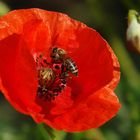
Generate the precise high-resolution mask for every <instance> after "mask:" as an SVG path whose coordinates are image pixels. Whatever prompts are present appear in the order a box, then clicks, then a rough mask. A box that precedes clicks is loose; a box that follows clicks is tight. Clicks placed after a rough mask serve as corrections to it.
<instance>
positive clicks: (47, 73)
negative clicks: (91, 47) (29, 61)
mask: <svg viewBox="0 0 140 140" xmlns="http://www.w3.org/2000/svg"><path fill="white" fill-rule="evenodd" d="M66 54H67V53H66V51H65V50H63V49H60V48H56V47H55V48H54V49H52V51H51V53H50V57H51V62H48V61H47V58H46V57H45V56H43V55H42V54H39V55H38V56H37V55H36V57H35V61H36V67H37V71H38V89H37V96H38V97H39V98H41V99H43V100H45V101H46V100H47V101H52V100H55V98H56V97H57V96H58V95H59V94H61V92H62V91H63V90H64V89H65V87H66V85H67V81H68V79H69V78H70V77H69V73H71V74H73V75H74V76H75V71H77V73H78V69H77V66H76V65H75V62H74V61H72V59H71V58H69V57H67V56H66Z"/></svg>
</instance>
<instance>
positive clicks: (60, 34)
mask: <svg viewBox="0 0 140 140" xmlns="http://www.w3.org/2000/svg"><path fill="white" fill-rule="evenodd" d="M54 47H56V48H57V49H58V48H59V49H62V50H64V51H65V52H66V55H65V56H68V57H67V58H68V59H69V58H71V60H72V61H71V62H72V64H74V65H73V67H74V66H75V67H74V68H75V69H77V70H78V76H75V75H74V74H72V71H70V67H69V68H68V69H66V68H67V67H66V65H64V63H62V61H61V63H59V65H58V66H57V67H56V68H59V69H60V71H59V70H58V71H57V70H56V69H54V64H55V63H53V62H52V58H51V57H50V54H51V51H52V49H53V48H54ZM45 61H47V62H48V63H47V62H45ZM63 62H64V58H63ZM61 65H63V66H64V69H65V70H64V69H63V70H62V66H61ZM55 70H56V71H57V72H58V73H56V71H55ZM68 70H69V72H68ZM51 71H52V72H53V73H55V74H54V75H55V78H54V75H51V74H50V73H51ZM64 71H65V72H66V74H69V76H68V77H67V78H66V76H65V78H64V79H63V80H66V84H65V87H63V89H62V88H60V90H59V91H58V90H57V91H58V92H55V93H57V94H58V95H57V96H55V95H54V94H53V95H52V91H53V90H54V89H53V88H54V87H58V85H60V84H62V82H60V80H62V79H61V78H60V74H64ZM70 72H71V73H70ZM46 73H47V74H46ZM48 73H49V74H50V75H49V76H50V77H51V76H52V77H51V78H50V79H49V78H48V79H47V80H48V81H45V80H46V77H47V76H48ZM42 75H43V76H42ZM44 77H45V78H44ZM119 77H120V71H119V63H118V60H117V58H116V56H115V55H114V53H113V51H112V49H111V48H110V46H109V45H108V44H107V42H106V41H105V40H104V39H103V38H102V37H101V36H100V34H99V33H98V32H96V31H95V30H93V29H91V28H89V27H87V26H86V25H84V24H82V23H80V22H78V21H76V20H73V19H71V18H69V17H68V16H67V15H65V14H62V13H57V12H49V11H45V10H41V9H26V10H15V11H12V12H10V13H8V14H7V15H5V16H3V17H1V18H0V78H1V80H0V81H1V82H0V89H1V90H2V92H3V94H4V96H5V98H6V99H7V100H8V101H9V102H10V103H11V104H12V106H14V108H15V109H16V110H18V111H19V112H21V113H24V114H27V115H30V116H32V118H33V119H34V120H35V121H36V122H37V123H41V122H43V123H46V124H47V125H49V126H51V127H53V128H56V129H58V130H65V131H69V132H76V131H84V130H87V129H90V128H96V127H99V126H100V125H102V124H103V123H105V122H106V121H108V120H109V119H111V118H112V117H113V116H115V114H116V113H117V111H118V110H119V108H120V104H119V101H118V98H117V96H116V95H115V94H114V92H113V90H114V88H115V87H116V85H117V84H118V81H119ZM43 78H44V79H45V80H44V79H43ZM54 79H55V80H54ZM56 79H57V80H58V81H57V80H56ZM44 83H45V84H44ZM50 83H51V84H50ZM52 83H53V84H52ZM44 85H45V88H44ZM46 85H47V88H46ZM50 85H51V88H50ZM39 86H41V89H39ZM44 90H46V91H44ZM41 92H42V93H41ZM44 93H45V94H44ZM38 94H41V96H43V97H40V96H38ZM49 95H50V96H51V95H52V96H53V97H54V98H53V99H52V98H51V100H48V96H49ZM44 98H45V99H44Z"/></svg>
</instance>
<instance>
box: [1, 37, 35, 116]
mask: <svg viewBox="0 0 140 140" xmlns="http://www.w3.org/2000/svg"><path fill="white" fill-rule="evenodd" d="M0 49H1V51H0V77H1V79H2V85H3V87H2V90H3V92H4V95H5V97H6V98H7V99H8V100H9V101H10V102H11V103H12V105H13V106H15V108H16V109H17V110H19V111H20V112H23V113H25V114H29V113H28V108H30V107H33V106H34V100H35V95H36V89H37V74H36V70H35V64H34V60H33V58H32V56H31V54H30V53H29V51H28V50H27V48H26V44H25V43H24V42H23V41H22V40H21V38H20V36H19V35H11V36H9V37H7V38H6V39H4V40H2V41H0ZM25 58H26V59H25Z"/></svg>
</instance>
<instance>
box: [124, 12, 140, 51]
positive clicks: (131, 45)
mask: <svg viewBox="0 0 140 140" xmlns="http://www.w3.org/2000/svg"><path fill="white" fill-rule="evenodd" d="M126 39H127V47H128V49H130V50H133V51H135V52H138V53H140V15H139V13H138V12H137V11H135V10H129V12H128V27H127V32H126Z"/></svg>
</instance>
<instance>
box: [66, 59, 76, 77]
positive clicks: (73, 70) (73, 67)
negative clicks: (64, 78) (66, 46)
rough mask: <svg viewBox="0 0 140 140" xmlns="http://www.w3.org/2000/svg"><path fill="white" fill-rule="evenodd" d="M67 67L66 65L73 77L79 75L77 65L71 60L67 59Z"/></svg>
mask: <svg viewBox="0 0 140 140" xmlns="http://www.w3.org/2000/svg"><path fill="white" fill-rule="evenodd" d="M65 65H66V68H67V70H68V71H70V72H71V73H72V74H73V75H75V76H77V75H78V68H77V65H76V64H75V62H74V61H73V60H72V59H70V58H67V59H65Z"/></svg>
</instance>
